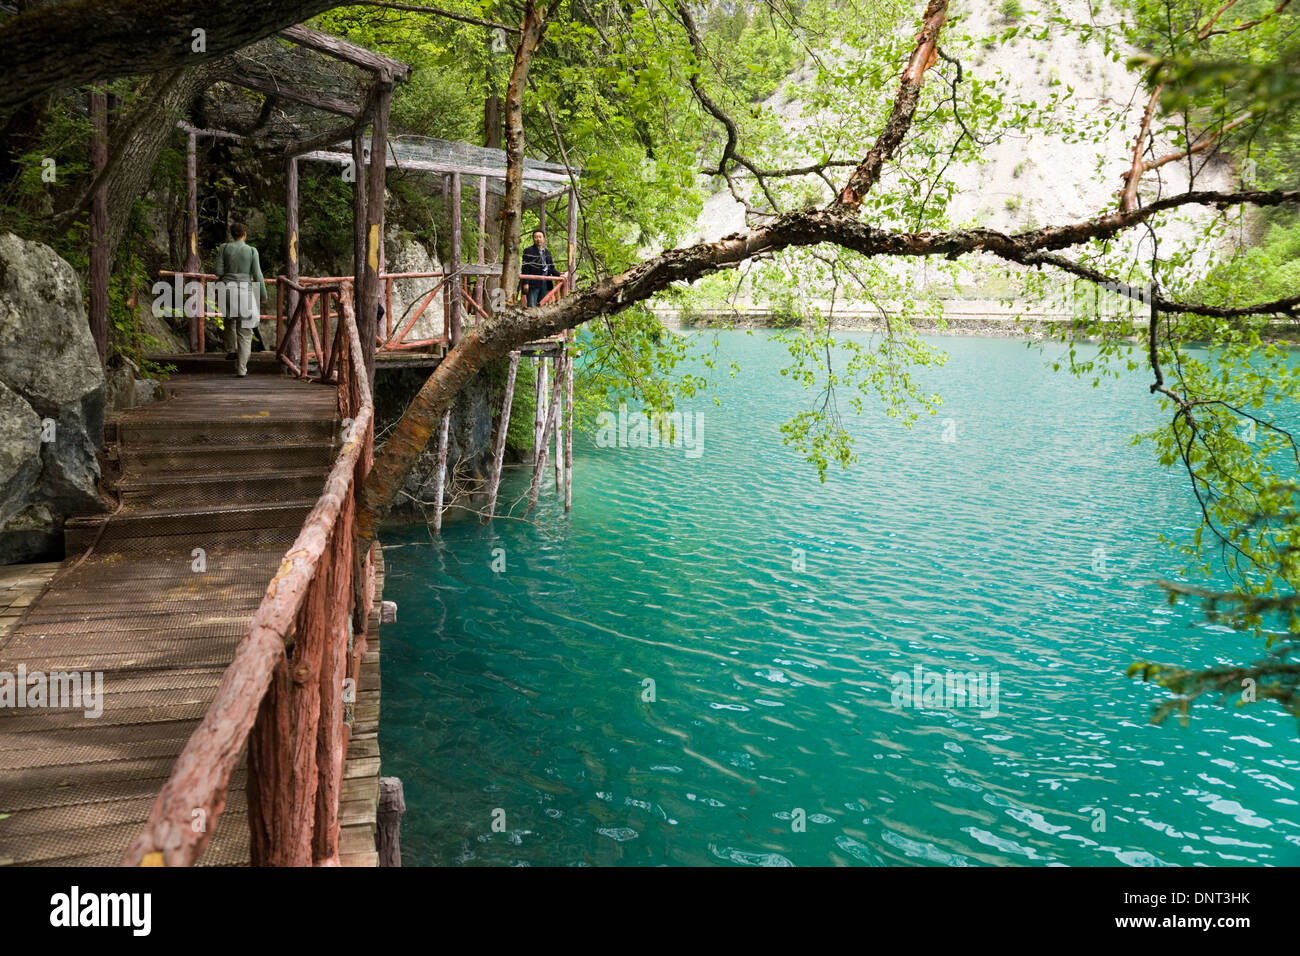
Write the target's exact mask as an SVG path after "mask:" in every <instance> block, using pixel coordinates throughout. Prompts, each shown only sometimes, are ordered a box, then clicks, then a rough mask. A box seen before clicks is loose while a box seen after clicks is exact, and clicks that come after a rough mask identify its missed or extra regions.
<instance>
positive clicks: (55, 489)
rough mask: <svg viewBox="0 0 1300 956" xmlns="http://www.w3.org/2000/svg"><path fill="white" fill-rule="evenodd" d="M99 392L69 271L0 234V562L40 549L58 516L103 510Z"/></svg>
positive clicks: (100, 382)
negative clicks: (100, 479)
mask: <svg viewBox="0 0 1300 956" xmlns="http://www.w3.org/2000/svg"><path fill="white" fill-rule="evenodd" d="M105 397H106V390H105V382H104V373H103V370H102V368H101V367H100V364H99V354H98V352H97V351H96V350H95V343H94V340H93V339H92V337H91V334H90V326H89V324H88V322H87V320H86V310H85V305H84V303H83V300H82V295H81V282H80V281H79V279H78V278H77V274H76V271H75V270H74V269H73V268H72V266H70V265H69V264H68V263H66V262H64V261H63V260H62V259H60V258H59V257H58V256H57V255H56V254H55V253H54V251H53V250H52V249H50V248H49V247H48V246H44V245H41V244H40V243H38V242H28V241H26V240H24V239H20V238H19V237H18V236H15V235H13V234H11V233H0V417H2V418H3V421H2V422H0V563H9V562H13V561H24V560H31V559H33V558H36V557H48V556H49V554H50V549H51V548H54V549H57V547H58V539H59V537H60V535H61V530H62V526H63V520H64V518H66V517H67V516H68V515H72V514H87V513H95V512H99V511H102V510H104V506H103V501H102V499H101V497H100V495H99V493H98V490H97V487H96V486H97V482H98V480H99V462H98V459H97V458H96V451H97V450H98V448H99V446H100V445H101V444H102V442H103V437H104V407H105ZM33 433H35V435H36V442H35V444H33V442H32V435H33Z"/></svg>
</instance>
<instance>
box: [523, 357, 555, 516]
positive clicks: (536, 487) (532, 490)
mask: <svg viewBox="0 0 1300 956" xmlns="http://www.w3.org/2000/svg"><path fill="white" fill-rule="evenodd" d="M542 366H543V367H545V366H546V359H545V358H543V359H542ZM561 384H563V383H561V381H560V376H559V375H556V376H555V385H554V387H553V389H552V394H551V401H550V405H549V407H548V413H547V415H546V421H545V423H544V424H543V426H542V442H541V446H540V451H539V452H538V455H537V460H536V462H535V463H534V466H533V483H532V485H531V486H530V487H529V489H528V511H532V510H533V509H534V508H536V507H537V496H538V495H539V494H540V493H541V490H542V472H544V471H545V470H546V448H547V445H548V444H549V443H550V440H551V432H552V430H554V428H555V416H556V414H557V413H558V412H559V405H560V385H561ZM526 513H527V512H525V514H526Z"/></svg>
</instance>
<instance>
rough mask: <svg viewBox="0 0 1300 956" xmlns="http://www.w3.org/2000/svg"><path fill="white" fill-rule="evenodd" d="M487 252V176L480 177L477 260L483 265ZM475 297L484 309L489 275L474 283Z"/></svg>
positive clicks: (479, 305)
mask: <svg viewBox="0 0 1300 956" xmlns="http://www.w3.org/2000/svg"><path fill="white" fill-rule="evenodd" d="M486 252H487V177H486V176H480V177H479V178H478V257H477V259H476V262H477V263H478V264H479V265H483V256H484V254H485V253H486ZM474 292H475V296H474V298H475V299H476V300H477V301H478V307H479V308H480V309H482V308H483V307H484V304H485V303H486V302H487V276H479V277H478V278H477V279H476V280H475V283H474Z"/></svg>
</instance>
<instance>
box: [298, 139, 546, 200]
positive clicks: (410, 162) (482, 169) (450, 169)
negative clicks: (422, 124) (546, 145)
mask: <svg viewBox="0 0 1300 956" xmlns="http://www.w3.org/2000/svg"><path fill="white" fill-rule="evenodd" d="M303 158H304V159H311V160H318V161H320V162H325V163H346V162H347V161H348V154H347V153H339V152H332V151H328V150H315V151H313V152H312V153H311V154H310V155H308V156H304V157H303ZM388 165H389V166H394V167H400V168H401V169H414V170H419V171H420V172H428V173H441V174H443V175H447V174H448V173H460V174H461V175H462V176H487V177H489V178H491V179H505V176H506V171H505V169H494V168H492V167H490V166H477V165H474V164H472V163H439V162H434V161H433V160H427V159H403V160H400V161H399V160H397V159H395V158H393V157H392V156H389V157H388ZM529 180H533V181H535V182H547V183H567V182H569V176H568V174H567V173H557V172H553V171H551V170H549V169H532V168H529V167H525V168H524V182H525V184H527V182H528V181H529ZM529 188H530V189H531V188H532V187H531V186H530V187H529ZM567 189H568V187H567V186H565V187H564V189H559V190H556V192H555V193H554V194H552V195H555V196H558V195H562V194H563V193H564V192H565V191H566V190H567Z"/></svg>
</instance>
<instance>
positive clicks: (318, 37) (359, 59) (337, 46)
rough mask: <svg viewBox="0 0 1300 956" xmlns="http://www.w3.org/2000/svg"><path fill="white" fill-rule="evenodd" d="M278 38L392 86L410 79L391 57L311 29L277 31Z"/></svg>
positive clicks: (408, 69) (408, 72)
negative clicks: (381, 75) (386, 80)
mask: <svg viewBox="0 0 1300 956" xmlns="http://www.w3.org/2000/svg"><path fill="white" fill-rule="evenodd" d="M280 36H282V37H284V38H285V39H286V40H289V41H291V42H293V43H296V44H298V45H299V46H305V47H308V48H309V49H312V50H315V51H316V52H318V53H324V54H325V55H326V56H332V57H334V58H335V59H338V60H344V61H346V62H348V63H351V64H352V65H353V66H359V67H362V68H363V69H367V70H371V71H373V72H375V73H386V74H388V78H389V79H390V80H392V81H393V82H395V83H405V82H406V81H407V80H408V79H410V77H411V67H410V66H409V65H407V64H406V63H403V62H402V61H401V60H395V59H393V58H392V57H391V56H384V54H382V53H376V52H375V51H374V50H367V49H366V48H365V47H363V46H357V44H355V43H351V42H349V41H348V40H345V39H343V38H342V37H337V36H334V35H333V34H332V33H324V32H322V31H320V30H314V29H312V28H311V27H308V26H303V25H302V24H301V23H299V24H296V25H295V26H291V27H289V28H288V29H287V30H281V31H280Z"/></svg>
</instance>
